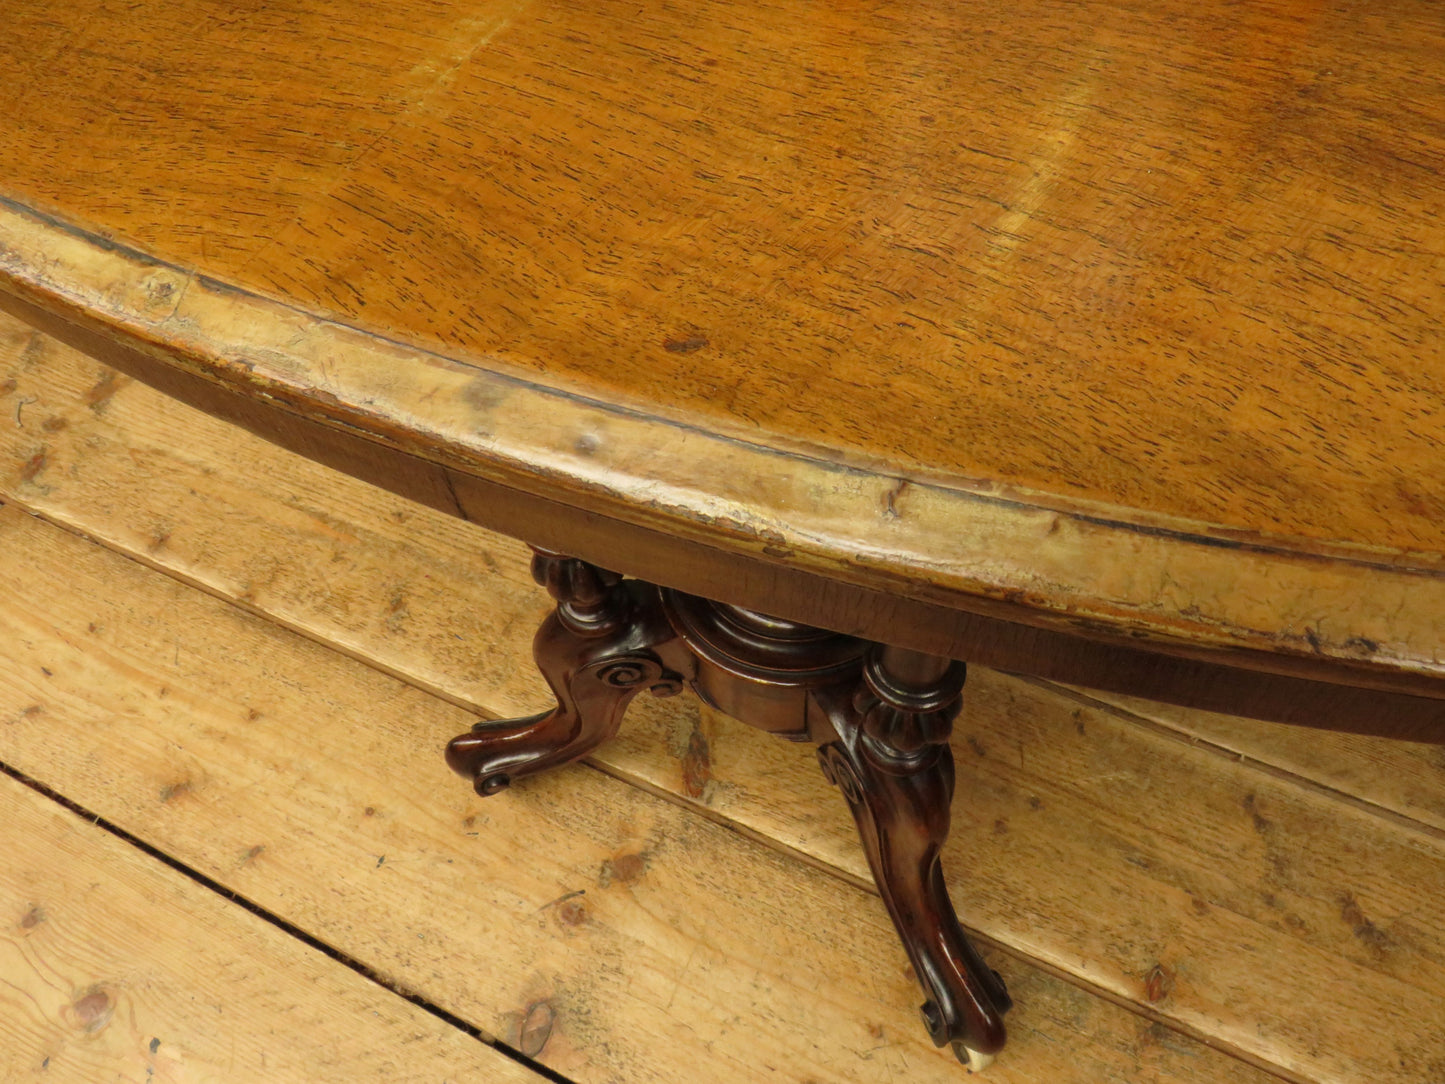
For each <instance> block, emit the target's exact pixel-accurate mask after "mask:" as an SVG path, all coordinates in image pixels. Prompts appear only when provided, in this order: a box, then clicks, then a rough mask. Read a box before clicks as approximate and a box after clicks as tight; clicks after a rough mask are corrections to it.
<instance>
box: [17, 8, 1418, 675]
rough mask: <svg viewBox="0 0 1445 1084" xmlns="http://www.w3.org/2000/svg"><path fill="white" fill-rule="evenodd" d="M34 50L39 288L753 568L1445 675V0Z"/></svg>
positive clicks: (236, 375) (875, 16)
mask: <svg viewBox="0 0 1445 1084" xmlns="http://www.w3.org/2000/svg"><path fill="white" fill-rule="evenodd" d="M0 64H3V70H4V71H5V72H6V75H5V77H4V80H3V83H0V196H3V197H4V203H3V205H0V291H3V292H4V293H6V294H7V295H8V296H9V298H10V306H11V307H12V308H15V307H17V306H18V307H20V308H22V309H25V311H26V312H29V313H30V314H31V315H33V314H34V312H36V311H44V312H47V313H49V314H51V315H52V316H56V317H57V318H59V319H61V320H62V321H66V322H69V323H71V324H74V325H76V326H81V325H83V326H84V327H85V328H88V329H90V332H91V333H95V334H100V335H102V336H105V337H108V338H109V339H111V340H125V341H126V342H128V343H131V344H132V345H138V348H141V349H142V350H143V352H146V353H148V354H149V355H150V356H151V357H153V358H161V359H163V360H164V363H165V364H166V365H168V366H171V367H174V368H176V369H178V370H185V371H186V372H188V373H190V374H192V375H194V376H199V377H201V378H203V379H206V380H210V381H217V382H220V383H223V384H227V385H228V386H232V387H245V388H249V389H250V393H252V394H254V393H256V391H257V389H260V390H261V392H263V393H264V395H266V396H270V398H271V400H273V401H275V402H277V403H280V404H282V405H284V406H285V407H286V408H287V409H290V410H293V411H296V412H300V413H305V414H306V415H307V416H308V417H311V418H313V419H317V420H319V421H321V422H322V424H324V425H328V426H332V427H334V428H338V429H345V430H347V431H348V432H359V433H362V434H363V435H364V436H366V437H367V438H368V439H371V440H375V441H379V442H381V443H384V444H387V445H388V446H391V447H396V448H401V449H403V450H405V451H407V452H408V453H409V454H412V455H415V456H417V457H419V458H421V459H424V460H426V461H428V462H433V463H439V464H441V465H442V466H443V467H445V468H447V469H449V470H454V471H457V472H460V473H462V474H469V475H472V476H476V477H482V478H486V479H489V480H491V481H492V482H495V483H500V484H502V485H504V486H510V487H513V488H514V489H517V490H519V491H524V492H529V493H533V494H540V495H542V496H545V497H547V498H548V499H551V500H555V501H558V502H561V503H563V504H566V505H569V506H571V507H575V508H580V509H584V510H586V511H587V512H588V513H589V514H596V515H601V516H605V517H612V518H613V519H616V520H617V521H619V522H625V523H630V524H634V525H641V526H644V527H646V528H648V529H652V530H656V531H661V532H665V533H669V534H671V535H674V536H677V537H687V538H690V539H692V540H694V541H695V542H696V543H697V544H699V545H702V546H706V547H711V548H713V549H716V550H718V551H721V552H724V553H731V554H733V555H741V556H745V557H747V558H749V559H754V560H756V561H758V562H762V563H767V562H774V563H780V564H787V565H791V566H796V567H799V568H805V569H809V570H811V571H814V572H817V573H818V574H820V575H823V576H826V577H831V578H834V579H837V580H840V581H846V582H848V583H852V584H855V585H859V586H862V587H866V588H869V589H876V590H879V591H882V592H895V593H902V594H904V595H907V596H909V597H912V598H916V599H918V600H922V601H924V602H927V603H930V604H937V605H940V606H943V607H957V608H962V609H977V610H980V612H982V611H986V610H988V609H989V607H994V608H995V609H997V610H998V611H999V612H1006V613H1007V614H1008V615H1009V616H1010V619H1017V620H1021V621H1024V622H1026V623H1031V624H1033V625H1037V626H1039V627H1054V628H1068V629H1070V630H1073V631H1082V632H1084V633H1086V634H1088V635H1092V636H1099V637H1103V638H1109V637H1116V638H1121V639H1128V638H1134V639H1143V640H1148V641H1149V642H1151V643H1156V644H1159V645H1163V646H1164V647H1166V648H1167V649H1169V650H1175V649H1180V650H1182V649H1183V648H1181V645H1184V646H1185V647H1189V648H1190V649H1193V648H1199V649H1201V650H1203V649H1208V650H1211V651H1219V652H1226V653H1229V652H1233V653H1237V654H1240V655H1248V656H1250V657H1251V658H1252V659H1253V661H1252V662H1248V663H1247V665H1258V666H1263V667H1265V668H1269V667H1272V666H1274V665H1275V662H1274V661H1272V660H1275V659H1279V658H1284V657H1290V658H1294V659H1296V660H1304V662H1305V663H1308V664H1310V665H1313V664H1314V663H1316V662H1320V661H1321V660H1323V662H1325V663H1328V664H1329V665H1330V666H1333V667H1339V668H1342V669H1343V671H1348V673H1349V674H1350V675H1352V676H1350V677H1349V678H1348V680H1350V681H1359V682H1362V683H1367V684H1368V683H1375V684H1377V685H1380V686H1381V687H1389V688H1400V689H1407V690H1409V691H1413V692H1416V693H1422V694H1424V695H1434V696H1445V690H1442V688H1441V685H1440V681H1441V678H1442V676H1445V579H1442V571H1445V482H1442V481H1441V479H1442V478H1445V452H1442V448H1445V357H1442V350H1441V346H1440V342H1441V324H1442V316H1445V259H1442V252H1445V213H1442V212H1445V188H1442V183H1441V179H1440V178H1441V176H1442V173H1445V79H1442V65H1445V9H1441V8H1440V6H1439V5H1438V4H1436V3H1434V2H1433V0H1397V2H1392V3H1388V4H1376V5H1366V4H1360V3H1346V2H1337V0H1276V2H1269V3H1265V2H1261V3H1257V4H1250V5H1238V4H1230V5H1224V4H1212V3H1208V2H1204V3H1199V2H1184V0H1162V2H1154V3H1142V2H1138V0H1121V2H1112V3H1105V2H1102V0H1079V2H1075V0H1070V2H1060V0H1045V2H1037V3H1034V2H1031V3H1027V4H1022V5H999V4H982V3H965V2H957V0H947V2H913V3H904V2H901V0H876V2H872V3H831V4H826V5H803V4H779V3H770V2H769V0H702V2H698V3H688V4H674V3H656V4H644V5H639V4H621V3H616V2H613V0H594V2H590V3H586V4H572V3H563V2H545V0H543V2H530V3H529V2H525V0H424V2H417V3H410V4H405V5H399V4H395V3H390V2H367V0H346V2H341V0H289V2H285V3H268V4H264V5H261V4H240V5H238V4H236V3H235V0H226V2H225V3H221V2H220V0H198V2H196V3H193V4H188V5H183V6H182V7H180V8H177V7H175V6H150V7H142V8H140V9H136V10H132V9H131V7H130V5H126V4H119V3H109V2H106V0H75V2H74V3H71V4H68V5H63V6H62V5H55V4H52V3H46V2H42V0H11V3H9V4H8V5H7V10H6V18H5V19H4V20H3V21H0ZM1260 659H1266V661H1263V662H1261V661H1260Z"/></svg>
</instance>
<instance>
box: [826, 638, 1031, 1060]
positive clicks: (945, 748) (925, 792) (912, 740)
mask: <svg viewBox="0 0 1445 1084" xmlns="http://www.w3.org/2000/svg"><path fill="white" fill-rule="evenodd" d="M964 672H965V671H964V665H963V663H960V662H950V661H949V660H947V659H940V658H935V657H933V656H929V655H920V654H918V653H917V652H912V651H904V650H901V649H899V648H891V647H883V646H881V645H875V646H874V647H873V648H872V649H871V650H870V651H869V653H868V655H867V657H866V659H865V660H864V664H863V674H862V681H861V682H859V683H858V684H857V686H856V687H854V688H853V689H846V688H842V687H836V686H835V687H834V688H832V689H829V690H827V691H825V692H822V693H818V694H815V699H816V701H817V703H818V704H819V706H820V707H821V708H822V709H823V710H822V712H821V713H820V714H821V715H822V719H819V720H818V721H816V722H815V723H814V734H813V737H814V740H816V741H817V742H818V745H819V748H818V760H819V762H820V763H821V765H822V767H823V773H824V775H826V776H827V777H828V780H829V781H830V782H832V783H834V784H836V785H837V786H838V787H839V789H841V790H842V792H843V795H844V797H845V798H846V799H847V800H848V806H849V808H850V809H851V810H852V811H853V818H854V820H855V821H856V822H857V824H858V832H859V834H860V835H861V836H862V838H863V848H864V850H865V851H866V852H867V854H868V862H869V865H871V866H872V868H873V877H874V880H875V881H876V882H877V884H878V891H879V892H880V893H881V895H882V896H883V902H884V903H885V904H886V905H887V907H888V913H889V914H890V915H891V916H892V918H893V924H894V926H895V927H897V929H898V935H899V937H900V938H901V939H902V940H903V946H904V948H905V949H906V950H907V951H908V955H909V958H910V959H911V960H912V962H913V969H914V971H915V972H916V973H917V975H918V981H919V983H920V984H921V985H922V986H923V989H924V992H925V993H926V994H927V996H928V1000H927V1001H926V1002H925V1003H924V1005H923V1010H922V1011H923V1022H924V1025H925V1026H926V1027H927V1028H928V1032H929V1035H930V1036H931V1037H932V1038H933V1041H934V1042H935V1043H936V1044H938V1045H939V1046H942V1045H943V1044H944V1043H949V1044H951V1045H952V1047H953V1051H954V1053H955V1054H956V1055H957V1056H958V1059H959V1060H960V1061H962V1062H964V1063H966V1064H967V1065H968V1066H969V1067H970V1068H972V1069H981V1068H983V1067H984V1066H986V1065H988V1064H989V1063H990V1062H992V1061H993V1056H994V1055H995V1054H996V1053H997V1052H998V1051H999V1050H1000V1049H1001V1048H1002V1047H1003V1044H1004V1039H1005V1032H1004V1023H1003V1015H1004V1013H1005V1012H1007V1011H1008V1009H1009V1008H1010V1006H1011V1005H1012V1002H1011V1001H1010V999H1009V996H1008V992H1007V991H1006V990H1005V989H1004V985H1003V981H1002V980H1001V979H1000V978H999V977H998V975H997V973H995V972H994V971H993V970H992V969H990V968H989V966H988V965H987V964H986V963H984V961H983V959H982V957H980V956H979V954H978V952H977V950H975V949H974V947H973V946H972V945H971V944H970V943H969V942H968V939H967V938H966V937H965V936H964V934H963V931H962V930H961V929H960V928H959V925H958V919H957V917H956V915H955V913H954V910H953V903H952V902H951V901H950V900H949V898H948V888H947V887H946V886H945V884H944V880H943V868H942V865H941V863H940V861H939V852H940V851H941V850H942V848H943V843H944V841H945V840H946V839H947V838H948V824H949V805H950V803H951V802H952V799H953V754H952V751H951V750H950V748H949V744H948V739H949V733H950V731H951V729H952V725H953V720H954V718H955V717H956V716H957V714H958V711H959V707H960V703H961V693H962V690H963V679H964Z"/></svg>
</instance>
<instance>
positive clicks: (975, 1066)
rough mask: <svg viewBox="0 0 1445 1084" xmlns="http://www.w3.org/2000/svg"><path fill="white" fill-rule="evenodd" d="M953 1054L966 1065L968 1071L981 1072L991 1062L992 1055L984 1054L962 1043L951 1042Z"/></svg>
mask: <svg viewBox="0 0 1445 1084" xmlns="http://www.w3.org/2000/svg"><path fill="white" fill-rule="evenodd" d="M953 1056H954V1057H955V1058H957V1059H958V1060H959V1061H961V1062H963V1064H964V1065H967V1066H968V1071H969V1072H970V1073H981V1072H983V1071H984V1070H985V1069H987V1068H988V1067H989V1066H990V1065H992V1064H993V1059H994V1055H992V1054H985V1053H983V1052H982V1051H979V1050H975V1049H973V1048H972V1047H970V1046H964V1045H963V1044H962V1043H954V1044H953Z"/></svg>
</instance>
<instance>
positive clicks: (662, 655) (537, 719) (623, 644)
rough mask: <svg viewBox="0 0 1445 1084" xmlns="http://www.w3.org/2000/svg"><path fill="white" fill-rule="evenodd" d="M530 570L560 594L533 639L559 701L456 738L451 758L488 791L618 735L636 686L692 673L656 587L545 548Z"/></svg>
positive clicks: (672, 685)
mask: <svg viewBox="0 0 1445 1084" xmlns="http://www.w3.org/2000/svg"><path fill="white" fill-rule="evenodd" d="M532 576H533V578H534V579H535V580H536V581H537V582H538V583H539V584H541V585H543V586H545V587H546V588H547V590H548V592H549V593H550V594H551V595H552V597H553V598H554V599H556V600H557V608H556V610H555V611H554V612H553V613H552V614H551V615H550V616H549V617H548V618H547V619H546V620H545V621H544V622H543V623H542V627H541V628H540V629H538V630H537V635H536V638H535V639H534V640H533V642H532V654H533V657H534V658H535V659H536V662H537V668H538V669H539V670H541V671H542V675H543V676H544V677H545V678H546V679H547V684H548V685H550V686H551V687H552V691H553V693H555V694H556V697H557V706H556V707H555V708H553V709H552V710H551V711H546V712H542V713H540V714H538V715H533V716H529V717H527V718H524V719H505V720H498V721H495V722H483V723H478V724H476V725H475V726H474V727H472V729H471V731H469V732H468V733H466V734H462V735H459V736H458V737H456V738H453V739H452V740H451V742H450V743H448V745H447V763H448V764H449V765H450V766H451V767H452V769H453V770H454V771H456V772H458V773H460V774H461V775H463V776H466V777H467V778H469V779H471V780H472V785H473V786H474V787H475V788H476V791H477V793H478V794H481V795H483V796H486V795H491V794H496V793H497V792H498V791H500V790H502V789H504V788H505V787H506V786H507V785H508V784H510V783H512V782H513V781H515V780H517V779H520V778H522V777H523V776H527V775H534V774H536V773H537V772H541V771H545V770H547V769H548V768H554V767H557V766H559V765H562V764H566V763H568V762H570V761H573V760H576V759H578V758H579V757H583V756H586V755H587V754H588V753H590V752H591V751H592V750H593V749H595V748H597V746H598V745H600V744H602V742H604V741H606V740H607V739H608V738H609V737H611V736H612V735H613V734H614V733H616V731H617V727H618V725H619V724H620V723H621V721H622V716H623V714H624V713H625V712H626V710H627V704H628V702H629V701H630V700H631V699H632V698H633V696H635V695H636V694H637V693H638V692H640V691H641V690H643V689H648V690H650V691H651V692H652V693H653V694H654V695H657V696H670V695H672V694H674V693H678V692H681V691H682V688H683V684H684V682H685V681H686V680H687V679H688V677H689V674H688V672H687V671H688V669H689V668H688V666H687V665H686V664H687V662H689V661H690V659H691V655H690V654H689V653H687V652H686V651H685V650H683V651H679V650H673V651H669V650H668V648H669V647H671V646H672V645H673V641H674V639H675V637H674V633H673V631H672V626H671V625H670V624H669V623H668V620H667V618H666V617H665V616H664V615H663V613H662V610H661V608H660V605H659V602H658V597H657V589H656V588H655V587H653V586H651V585H650V584H645V583H639V582H636V581H623V580H622V578H621V577H620V576H618V575H617V574H616V573H613V572H608V571H605V570H604V569H600V568H597V567H596V566H594V565H590V564H587V563H586V562H585V561H580V560H577V559H576V558H572V557H566V556H563V555H562V554H558V553H552V552H550V551H547V550H540V549H539V550H536V551H535V555H534V557H533V558H532ZM670 663H671V664H674V665H670ZM677 664H680V665H677ZM675 665H676V668H674V667H675Z"/></svg>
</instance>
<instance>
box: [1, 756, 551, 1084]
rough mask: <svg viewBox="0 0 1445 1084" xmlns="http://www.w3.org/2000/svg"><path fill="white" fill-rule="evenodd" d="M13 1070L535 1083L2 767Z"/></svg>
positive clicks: (171, 1079)
mask: <svg viewBox="0 0 1445 1084" xmlns="http://www.w3.org/2000/svg"><path fill="white" fill-rule="evenodd" d="M0 804H3V806H4V809H5V816H4V819H3V820H0V846H3V848H4V853H5V861H4V862H3V863H0V913H3V915H4V918H3V920H0V922H3V925H0V1076H3V1079H5V1080H6V1081H8V1082H10V1084H21V1082H42V1081H43V1082H51V1084H93V1082H96V1081H102V1080H104V1081H117V1082H120V1081H125V1082H131V1081H134V1082H136V1084H140V1082H142V1081H143V1082H145V1084H202V1082H208V1081H215V1082H223V1081H234V1082H238V1084H239V1082H241V1081H280V1082H286V1084H292V1082H294V1084H301V1082H303V1081H317V1082H326V1084H343V1082H344V1084H352V1082H355V1081H381V1080H395V1081H406V1082H410V1084H433V1082H437V1081H456V1082H458V1084H460V1082H461V1081H474V1082H477V1084H529V1082H530V1084H540V1082H541V1081H542V1079H543V1078H542V1077H541V1076H540V1075H538V1074H537V1073H535V1072H532V1071H531V1070H528V1069H524V1068H522V1066H521V1065H519V1064H518V1063H517V1062H515V1061H513V1060H511V1059H509V1058H507V1057H505V1056H503V1055H502V1054H500V1053H498V1052H497V1051H496V1050H494V1049H492V1048H490V1047H488V1046H486V1045H484V1044H483V1043H481V1042H479V1041H477V1040H476V1039H474V1038H471V1037H470V1036H468V1035H466V1034H465V1033H463V1032H461V1031H459V1030H458V1029H456V1028H454V1027H451V1026H450V1025H448V1024H446V1023H444V1022H442V1021H441V1020H438V1019H437V1018H436V1017H434V1016H430V1015H428V1014H427V1013H426V1012H425V1011H423V1010H422V1009H420V1008H418V1007H417V1006H415V1005H412V1004H410V1003H408V1002H406V1001H404V1000H403V999H402V998H400V997H398V996H397V995H396V994H394V993H392V992H391V991H389V990H386V989H384V988H382V987H380V986H377V985H376V984H375V983H372V982H370V981H369V980H367V979H365V978H362V977H361V976H359V975H357V974H355V973H354V972H352V971H350V970H348V969H347V968H346V967H345V966H344V965H342V964H340V963H338V962H336V961H335V960H332V959H329V958H328V957H326V956H325V955H324V954H322V953H321V952H319V951H317V950H316V949H314V948H309V947H307V946H305V945H303V944H302V943H301V942H300V941H298V940H296V939H295V938H293V937H291V936H289V935H287V934H285V933H283V932H282V931H281V930H279V929H277V928H276V927H275V926H273V925H270V924H268V923H267V922H265V921H263V920H262V919H260V918H258V917H256V916H255V915H252V914H248V913H247V912H246V911H244V910H243V909H241V908H240V907H238V906H236V905H235V904H234V903H233V902H230V901H227V900H225V899H223V898H222V897H221V896H219V895H217V894H216V893H214V892H212V891H210V890H209V889H207V888H204V887H202V886H201V885H198V884H196V883H195V882H194V881H192V880H189V879H188V878H187V877H186V876H185V875H183V874H181V873H179V872H177V871H175V870H173V869H169V868H167V867H166V866H164V865H162V864H161V862H160V861H158V860H157V859H155V858H151V857H149V856H147V855H145V854H143V853H142V852H140V851H139V850H137V849H136V848H134V847H132V846H129V845H128V844H126V843H124V842H122V841H121V840H119V839H117V838H115V837H114V836H112V835H111V834H110V833H108V832H107V831H105V830H104V829H103V828H99V827H96V826H95V825H92V824H89V823H87V822H86V821H84V820H82V819H81V818H80V817H79V816H78V815H77V814H75V813H73V812H71V811H69V810H67V809H65V808H63V807H61V806H60V805H58V804H56V803H55V802H53V801H51V800H50V799H48V798H46V797H43V796H41V795H40V794H38V793H36V792H35V791H33V790H30V789H29V788H27V787H25V786H24V785H22V784H20V783H18V782H16V781H15V780H14V779H11V778H9V777H7V776H0Z"/></svg>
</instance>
